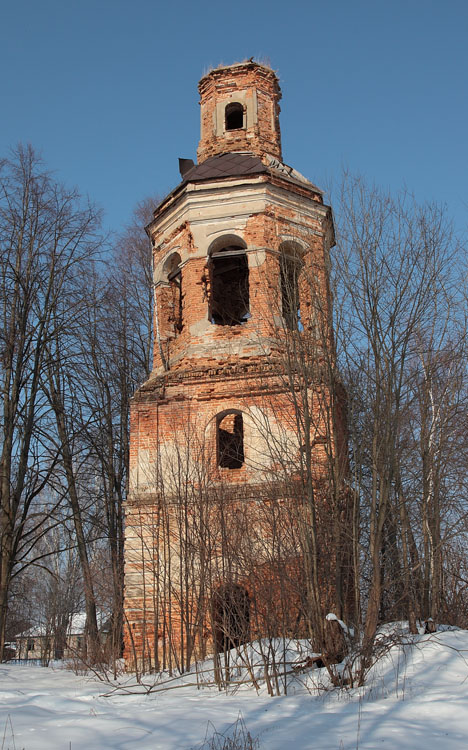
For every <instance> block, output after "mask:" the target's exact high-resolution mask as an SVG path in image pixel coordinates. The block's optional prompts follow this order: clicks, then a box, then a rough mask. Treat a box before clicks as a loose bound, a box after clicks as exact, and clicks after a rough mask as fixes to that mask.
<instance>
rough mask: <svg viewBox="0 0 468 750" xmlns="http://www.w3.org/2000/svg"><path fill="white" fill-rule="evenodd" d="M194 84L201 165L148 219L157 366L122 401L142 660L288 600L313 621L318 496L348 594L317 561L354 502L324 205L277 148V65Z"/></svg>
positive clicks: (129, 582) (128, 599) (223, 637)
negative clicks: (128, 401) (126, 404)
mask: <svg viewBox="0 0 468 750" xmlns="http://www.w3.org/2000/svg"><path fill="white" fill-rule="evenodd" d="M200 95H201V140H200V146H199V150H198V156H199V165H198V166H195V167H194V168H193V169H192V170H191V171H190V172H189V173H188V175H187V176H186V177H185V178H184V179H183V181H182V183H181V184H180V185H179V186H178V187H177V188H176V189H175V190H174V191H172V193H171V194H170V195H169V196H167V198H166V199H165V200H164V201H163V202H162V203H161V204H160V205H159V206H158V208H157V209H156V211H155V213H154V218H153V220H152V221H151V223H150V224H149V226H148V228H147V231H148V234H149V236H150V237H151V241H152V246H153V252H154V283H155V308H154V309H155V313H154V318H155V319H154V331H155V343H154V363H153V364H154V366H153V372H152V374H151V377H150V379H149V380H148V381H147V382H146V383H145V384H143V385H142V386H141V388H140V389H139V390H138V391H137V393H136V394H135V397H134V399H133V402H132V406H131V421H130V483H129V496H128V502H127V509H126V583H125V616H126V623H127V625H126V634H125V652H126V657H127V660H128V663H129V664H132V663H134V662H139V663H140V664H144V665H145V667H147V668H148V667H149V668H161V667H163V666H164V667H169V668H173V667H174V666H177V667H179V668H183V667H185V666H187V665H188V664H189V663H190V661H191V660H192V659H193V658H195V657H197V656H200V655H203V654H204V653H206V651H207V649H208V650H209V649H212V648H218V647H220V646H219V644H220V643H224V646H225V647H226V644H233V643H234V644H235V643H236V642H237V641H239V640H242V639H244V638H245V637H246V633H247V631H248V633H249V635H250V636H253V635H254V634H261V633H262V632H267V631H268V632H271V631H272V628H274V627H277V625H274V623H278V616H277V614H278V611H280V610H281V612H282V613H283V615H282V616H283V624H282V627H283V630H284V629H286V630H287V631H288V632H291V633H292V632H293V631H294V628H295V629H296V631H297V632H299V630H300V628H301V627H302V628H306V623H305V621H303V622H301V617H302V619H304V618H303V615H301V612H305V611H306V609H307V606H308V604H307V601H306V600H307V597H308V596H309V598H310V591H309V593H307V591H308V587H309V588H310V586H309V579H310V575H309V572H308V570H307V566H305V565H304V559H305V558H304V556H303V550H304V539H305V536H304V534H305V532H304V530H308V528H309V527H310V524H311V520H310V512H311V510H310V509H311V507H312V506H311V504H312V505H313V506H314V508H316V506H317V500H316V498H317V497H320V498H323V499H322V500H320V502H319V503H318V506H317V507H318V510H314V513H315V515H317V516H318V521H316V519H315V518H314V521H313V524H317V523H318V524H319V526H320V528H321V533H320V537H321V541H320V542H316V546H317V544H318V546H319V547H320V549H318V548H317V549H316V550H315V555H316V557H317V559H318V558H320V560H321V562H320V561H319V563H318V569H319V570H320V571H322V573H320V576H321V577H322V579H323V580H322V583H321V592H322V593H321V596H322V598H323V601H324V603H325V602H326V603H327V606H335V608H336V606H338V605H337V602H338V600H340V601H342V600H343V592H338V587H337V585H336V580H335V579H336V578H337V577H336V576H333V577H331V576H330V575H328V574H327V573H326V569H328V570H329V569H330V565H332V563H333V560H334V559H335V558H334V555H335V553H334V552H333V544H335V545H336V544H338V542H337V533H338V532H337V527H336V523H335V521H336V518H337V517H339V516H340V514H341V515H343V513H346V503H345V502H344V501H343V498H342V497H341V495H340V490H339V489H338V490H337V487H338V486H339V482H340V477H341V478H342V477H343V476H344V473H345V471H346V429H345V419H344V397H343V393H342V392H340V390H339V388H337V387H336V383H335V380H334V377H335V376H334V359H335V357H334V350H333V336H332V327H331V299H330V291H329V285H328V264H329V260H328V253H329V249H330V247H331V246H332V245H333V243H334V236H333V224H332V218H331V211H330V209H329V207H327V206H325V205H324V204H323V200H322V194H321V192H320V191H319V190H318V188H316V187H315V186H314V185H313V184H312V183H310V182H309V181H308V180H306V179H305V178H304V177H302V176H301V175H300V174H299V173H297V172H295V170H293V169H292V168H290V167H288V166H286V165H284V164H282V162H281V159H282V157H281V140H280V130H279V119H278V115H279V105H278V102H279V99H280V97H281V92H280V89H279V85H278V80H277V78H276V75H275V73H274V72H273V71H272V70H270V69H269V68H266V67H264V66H261V65H258V64H256V63H251V62H248V63H241V64H238V65H235V66H232V67H229V68H219V69H217V70H214V71H211V72H210V73H209V74H208V75H207V76H205V77H204V78H203V79H202V80H201V82H200ZM230 104H235V105H236V106H237V105H242V112H241V109H240V108H239V109H237V110H236V109H235V108H234V109H233V110H232V112H233V119H232V120H229V117H230V116H231V115H230V113H231V110H227V114H226V107H228V105H230ZM241 115H242V117H241ZM226 118H228V119H226ZM236 118H237V119H236ZM232 125H234V126H236V127H232ZM238 151H242V152H246V151H248V152H249V154H250V156H248V158H247V159H246V158H245V153H244V154H243V155H242V160H241V161H240V160H237V161H236V158H237V157H236V154H237V152H238ZM226 153H228V154H231V155H233V156H234V158H231V157H230V158H229V159H225V157H224V156H220V160H218V161H216V167H215V169H214V170H212V171H211V172H210V169H211V166H210V165H211V164H212V162H211V161H210V159H212V158H213V157H215V156H217V155H225V154H226ZM272 157H275V158H274V159H272ZM207 166H208V167H209V168H208V169H207V168H206V167H207ZM201 167H204V169H201ZM340 504H341V505H340ZM341 506H342V507H341ZM307 533H308V532H307ZM327 566H328V568H327ZM299 569H301V571H302V572H301V573H299V572H298V571H299ZM220 592H222V593H220ZM273 601H274V602H275V604H274V606H273V604H272V602H273ZM268 602H269V603H270V605H269V606H268ZM338 604H339V602H338ZM324 606H325V604H324ZM230 608H231V610H232V611H229V609H230ZM220 613H221V614H222V618H224V620H225V621H226V620H228V621H229V623H230V624H229V628H230V630H229V632H227V630H226V627H227V626H226V627H224V626H222V625H221V624H220V622H221V621H220V618H221V614H220ZM247 613H248V614H247ZM222 618H221V619H222ZM309 625H310V623H309ZM223 627H224V630H223Z"/></svg>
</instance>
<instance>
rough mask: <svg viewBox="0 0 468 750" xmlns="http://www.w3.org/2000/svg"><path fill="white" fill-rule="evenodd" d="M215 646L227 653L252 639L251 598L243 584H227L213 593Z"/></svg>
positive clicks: (216, 648) (217, 649) (219, 650)
mask: <svg viewBox="0 0 468 750" xmlns="http://www.w3.org/2000/svg"><path fill="white" fill-rule="evenodd" d="M212 604H213V626H214V633H213V635H214V646H215V650H216V653H226V651H230V649H231V648H236V647H238V646H241V645H242V644H243V643H247V642H248V641H249V640H250V598H249V594H248V592H247V591H246V589H244V588H243V587H242V586H239V585H237V584H226V585H224V586H220V588H219V589H218V590H217V591H216V592H215V593H214V595H213V600H212Z"/></svg>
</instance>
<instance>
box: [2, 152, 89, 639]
mask: <svg viewBox="0 0 468 750" xmlns="http://www.w3.org/2000/svg"><path fill="white" fill-rule="evenodd" d="M0 191H1V194H0V247H1V260H0V263H1V265H0V283H1V292H0V299H1V315H2V325H1V333H0V336H1V356H2V361H1V378H2V394H1V396H2V411H1V429H2V453H1V457H0V501H1V515H0V541H1V564H0V647H1V646H2V644H3V642H4V634H5V624H6V615H7V602H8V589H9V585H10V581H11V575H12V571H13V568H14V565H15V560H16V554H17V550H18V545H19V543H20V540H21V537H22V534H23V531H24V528H25V524H26V521H27V518H28V513H29V510H30V507H31V503H32V502H33V500H34V498H35V497H36V496H37V495H38V494H39V493H40V492H41V490H42V489H43V487H44V486H45V484H46V483H47V481H48V478H49V475H50V472H51V470H52V469H53V467H54V465H55V462H56V460H57V456H56V454H55V453H54V450H53V447H52V446H51V444H50V441H49V439H48V434H47V429H46V420H47V405H46V403H45V401H44V398H43V395H42V392H41V378H42V376H43V373H44V365H45V360H46V356H47V352H48V346H49V343H50V339H51V336H53V335H54V333H55V332H56V331H55V328H54V327H55V326H57V325H59V326H63V325H66V319H65V320H64V319H63V318H60V320H59V321H57V320H56V319H54V318H53V312H54V310H55V309H56V306H57V304H58V301H59V300H60V298H61V296H62V295H63V293H64V288H65V283H66V281H67V280H68V279H69V278H70V276H72V275H73V273H74V271H75V269H78V268H81V267H82V263H83V262H84V260H85V259H89V258H91V257H92V256H93V255H95V253H96V250H97V248H98V245H99V240H98V239H97V237H96V229H97V225H98V214H97V212H96V210H95V209H94V208H93V207H92V206H90V205H81V202H80V197H79V195H78V194H77V192H76V191H70V190H66V189H65V188H64V187H62V186H61V185H58V184H57V183H56V182H55V181H54V180H53V179H52V178H51V176H50V175H49V174H48V173H47V172H46V171H45V170H44V168H43V166H42V164H41V162H40V159H38V157H37V156H36V155H35V154H34V151H33V150H32V148H30V147H27V148H23V147H19V148H18V149H17V151H16V152H15V153H14V154H13V156H12V158H11V159H9V160H5V161H4V162H3V164H2V175H1V184H0Z"/></svg>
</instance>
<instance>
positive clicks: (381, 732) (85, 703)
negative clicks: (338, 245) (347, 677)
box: [0, 630, 468, 750]
mask: <svg viewBox="0 0 468 750" xmlns="http://www.w3.org/2000/svg"><path fill="white" fill-rule="evenodd" d="M413 640H414V645H408V646H405V647H401V646H394V647H392V649H391V650H390V651H389V653H388V655H387V656H386V657H385V658H384V659H382V660H381V661H380V662H379V664H378V665H376V666H375V667H374V668H373V670H372V672H371V674H370V675H369V680H368V682H367V684H366V686H365V687H364V688H362V689H354V690H349V691H341V692H339V691H337V690H332V691H329V692H321V693H320V694H315V695H314V694H311V692H310V691H311V685H312V680H313V679H317V677H319V676H320V674H321V672H322V671H323V670H314V671H313V672H311V673H310V676H309V677H306V676H304V675H301V676H300V678H294V679H292V682H291V685H290V686H289V694H288V695H286V696H282V697H275V698H270V697H268V695H267V694H266V692H265V691H264V690H261V691H260V694H257V692H256V691H255V689H253V688H252V687H246V686H242V687H241V688H239V689H238V690H237V691H236V692H233V693H231V694H226V693H224V692H219V691H218V690H217V689H216V688H203V689H197V688H196V687H193V686H192V687H190V686H187V687H182V688H181V687H178V688H177V689H175V690H168V691H166V692H157V693H151V694H149V695H144V694H137V695H135V694H122V691H116V692H112V691H113V689H114V688H115V683H114V684H113V685H112V686H110V685H108V684H105V683H103V682H100V681H99V680H97V679H96V678H95V677H83V676H77V675H75V674H74V673H73V672H71V671H68V670H64V669H52V668H41V667H29V666H15V665H9V664H0V750H7V749H8V748H9V749H10V750H23V749H24V750H59V749H60V750H130V749H132V750H134V749H136V750H158V749H164V750H176V749H177V750H191V748H199V747H200V746H201V745H202V744H203V740H204V738H205V735H206V730H207V726H208V722H211V724H212V725H213V726H214V727H215V728H216V730H217V731H218V732H226V730H228V727H229V725H232V724H233V723H234V722H235V721H236V719H237V718H238V716H239V713H240V714H241V715H242V717H243V719H244V721H245V725H246V727H247V729H248V730H249V731H250V733H251V735H252V736H253V737H258V739H259V742H260V748H261V750H287V749H288V748H311V749H312V748H314V749H315V750H351V749H352V750H356V749H357V748H360V749H361V750H376V748H383V749H384V750H385V748H399V749H400V748H403V749H408V750H409V749H410V748H411V750H432V749H433V748H434V749H436V750H462V748H463V749H464V748H466V747H467V746H468V631H464V630H452V631H447V632H441V633H435V634H434V635H431V636H418V637H415V638H414V639H413ZM120 684H122V685H124V684H126V685H127V686H129V683H128V678H127V677H123V678H122V679H121V680H120ZM173 684H180V682H179V683H177V682H176V683H173ZM109 692H110V693H111V694H110V695H108V696H107V697H106V696H105V694H106V693H109Z"/></svg>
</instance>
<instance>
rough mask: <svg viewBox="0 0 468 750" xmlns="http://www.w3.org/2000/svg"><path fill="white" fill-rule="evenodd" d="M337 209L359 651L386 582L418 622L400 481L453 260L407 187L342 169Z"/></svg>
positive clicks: (370, 632) (433, 219) (439, 216)
mask: <svg viewBox="0 0 468 750" xmlns="http://www.w3.org/2000/svg"><path fill="white" fill-rule="evenodd" d="M338 213H339V215H340V217H341V222H340V232H339V242H338V245H337V254H336V263H335V265H334V268H335V277H336V292H335V295H336V297H335V298H336V299H337V300H339V301H340V303H339V304H340V309H339V315H340V325H339V326H337V333H338V351H339V353H340V370H341V372H342V374H343V377H344V379H345V382H346V387H347V392H348V403H349V409H350V427H351V440H352V446H351V447H352V468H353V474H354V479H355V481H356V482H357V484H356V488H355V489H356V492H357V493H358V495H359V496H360V499H361V512H362V522H363V524H364V526H363V530H364V536H363V537H362V541H361V544H363V545H364V550H365V557H364V561H363V562H364V565H363V568H362V569H361V573H363V574H364V575H368V577H369V581H368V588H367V591H366V594H365V595H366V601H365V605H366V606H365V611H366V615H365V625H364V652H365V653H370V652H371V650H372V644H373V641H374V638H375V633H376V630H377V626H378V624H379V621H380V619H381V618H382V616H383V615H384V612H385V609H386V608H387V610H388V601H386V597H388V596H389V592H390V587H391V589H392V594H391V596H392V597H393V601H394V602H398V601H400V603H401V604H402V606H404V607H405V608H406V612H407V614H408V616H409V618H410V621H411V622H412V626H413V628H414V627H415V625H416V622H415V620H416V608H415V595H414V586H413V578H414V573H415V572H417V571H418V562H417V560H416V558H415V549H416V539H415V536H416V535H417V533H418V532H416V533H415V530H414V527H413V526H412V523H411V518H412V516H411V513H412V509H411V508H410V506H409V497H408V496H407V493H406V489H405V481H406V476H407V473H406V470H405V469H406V467H405V460H406V459H407V456H406V457H405V438H406V437H407V435H406V434H405V429H406V419H407V410H408V403H409V401H410V400H411V391H412V387H413V385H414V376H415V375H414V363H415V359H417V357H418V353H419V352H420V344H421V335H423V337H425V339H426V343H427V345H428V347H429V350H430V354H429V355H428V356H429V357H430V359H431V360H432V361H433V360H434V357H439V354H438V353H437V352H436V349H437V347H438V346H439V344H440V342H439V341H436V339H435V338H434V337H433V336H432V337H431V336H430V335H429V336H428V335H427V334H428V332H430V331H431V330H435V329H436V328H437V329H439V330H440V328H441V326H443V324H444V320H445V321H446V320H447V309H448V306H449V304H450V305H452V307H451V308H450V315H454V314H455V307H454V305H453V302H454V300H453V299H452V297H451V295H452V289H453V280H452V276H451V269H452V266H453V262H454V260H455V258H456V251H457V244H456V241H455V239H454V237H453V234H452V232H451V228H450V225H449V223H448V222H447V220H446V217H445V215H444V211H443V209H440V208H439V207H437V206H433V205H425V206H418V205H417V204H416V203H415V201H414V200H413V199H412V198H411V196H408V195H406V194H399V195H395V196H390V195H388V194H386V193H384V192H382V191H379V190H378V189H377V188H375V187H371V188H369V187H367V186H366V185H365V183H364V182H363V181H362V180H361V179H354V178H349V177H348V176H346V178H345V180H344V184H343V186H342V190H341V193H340V196H339V198H338ZM427 354H428V353H426V355H425V359H426V360H427ZM434 458H435V456H432V458H431V459H430V461H431V466H432V467H433V468H434ZM432 471H433V469H431V470H430V471H429V474H431V472H432ZM419 491H421V487H420V488H419ZM367 546H368V550H367V549H366V547H367ZM361 578H362V576H361V575H357V576H356V580H357V581H358V580H360V579H361ZM364 662H365V660H364Z"/></svg>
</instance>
